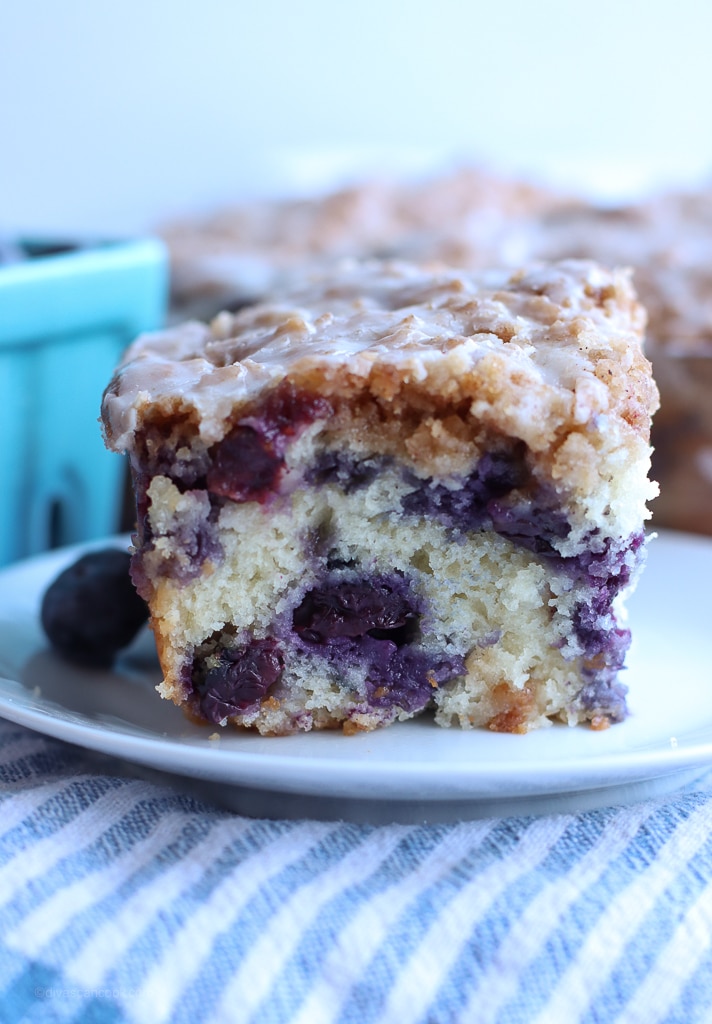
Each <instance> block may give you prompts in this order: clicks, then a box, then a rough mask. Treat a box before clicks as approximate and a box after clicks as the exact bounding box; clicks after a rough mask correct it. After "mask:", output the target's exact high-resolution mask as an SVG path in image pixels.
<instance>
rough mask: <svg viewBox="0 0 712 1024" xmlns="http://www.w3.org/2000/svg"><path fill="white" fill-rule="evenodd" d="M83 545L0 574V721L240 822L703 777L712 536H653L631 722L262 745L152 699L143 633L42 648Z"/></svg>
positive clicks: (406, 726) (631, 676) (590, 791)
mask: <svg viewBox="0 0 712 1024" xmlns="http://www.w3.org/2000/svg"><path fill="white" fill-rule="evenodd" d="M106 543H108V542H104V545H100V546H105V544H106ZM112 543H119V544H120V543H122V540H121V539H118V540H116V541H113V542H112ZM94 546H97V545H94ZM86 547H88V546H87V545H85V546H83V547H82V548H72V549H64V550H62V551H59V552H53V553H51V554H48V555H44V556H40V557H39V558H35V559H32V560H29V561H27V562H23V563H19V564H17V565H15V566H12V567H10V568H7V569H5V570H4V571H3V572H1V573H0V715H2V716H4V717H5V718H8V719H11V720H12V721H15V722H18V723H21V724H23V725H26V726H29V727H30V728H32V729H36V730H38V731H40V732H43V733H46V734H48V735H51V736H54V737H58V738H59V739H62V740H67V741H69V742H72V743H75V744H79V745H81V746H83V747H85V748H89V749H92V750H95V751H100V752H102V753H103V754H109V755H112V756H113V757H117V758H120V759H122V760H123V761H127V762H130V763H132V764H134V765H142V766H146V767H148V768H150V769H158V770H160V771H162V772H169V773H174V774H175V775H178V776H182V777H184V779H190V780H194V781H195V780H203V781H204V782H206V783H207V784H208V785H207V790H206V792H207V794H208V795H212V796H213V797H214V798H216V799H219V800H221V801H222V802H227V803H230V804H231V805H233V806H236V807H237V809H239V810H244V811H246V812H247V813H253V812H255V811H257V812H258V813H275V812H276V813H278V814H303V813H309V814H312V815H317V816H327V817H329V816H334V815H335V816H339V817H341V816H343V817H356V818H358V817H361V818H363V817H364V816H365V817H366V818H368V817H373V814H369V813H368V812H366V813H364V812H363V808H361V810H360V811H359V806H358V805H360V804H364V805H370V806H371V807H373V806H379V807H381V808H383V807H384V806H386V803H387V806H388V817H390V818H391V819H393V820H399V819H402V818H403V816H404V815H405V817H406V818H412V817H413V816H415V817H418V818H419V817H421V816H424V817H429V818H433V817H445V818H448V817H453V816H456V817H457V816H462V815H463V814H468V815H473V816H474V815H475V814H481V813H496V812H498V811H499V810H500V809H501V807H502V806H504V805H506V806H507V807H508V808H509V809H510V810H511V808H512V807H515V808H516V809H524V810H529V809H532V810H533V809H536V807H537V801H538V802H541V799H542V798H546V802H547V807H548V808H551V807H552V806H554V807H558V806H561V807H564V806H569V805H570V804H571V803H572V801H573V802H574V803H576V804H577V805H579V806H580V805H586V804H588V805H591V806H593V805H595V804H597V803H598V804H600V803H605V802H609V803H612V802H623V801H624V800H626V799H628V798H630V797H631V796H637V795H639V793H640V791H641V786H643V788H644V789H645V792H660V791H662V790H664V789H670V788H674V787H677V786H679V785H680V784H681V783H682V782H683V781H686V780H687V779H688V778H689V777H690V773H696V774H697V775H699V774H701V773H702V772H703V771H704V770H705V769H706V768H707V767H710V768H712V692H711V690H712V688H711V687H710V683H711V682H712V635H711V634H712V631H711V630H710V629H709V597H710V584H709V581H710V579H712V541H709V540H706V539H703V538H696V537H689V536H684V535H681V534H673V533H664V534H661V535H660V536H658V537H657V539H655V540H654V541H653V542H652V543H651V545H650V548H649V557H648V565H647V568H646V570H645V573H644V575H643V578H642V580H641V582H640V584H639V587H638V590H637V592H636V594H635V595H634V597H633V598H632V599H631V601H630V625H631V627H632V629H633V636H634V642H633V647H632V649H631V652H630V655H629V668H628V670H627V672H626V674H625V681H626V682H627V683H628V686H629V690H630V693H629V705H630V710H631V714H630V717H629V718H628V719H627V720H626V721H625V722H623V723H622V724H620V725H616V726H614V727H612V728H610V729H608V730H606V731H604V732H593V731H591V730H589V729H586V728H568V727H566V726H553V727H552V728H549V729H544V730H539V731H537V732H534V733H530V734H528V735H526V736H511V735H504V734H498V733H490V732H487V731H474V732H464V731H461V730H458V729H440V728H438V727H437V726H435V725H434V724H433V722H432V721H431V720H429V719H426V718H421V719H416V720H415V721H413V722H406V723H402V724H397V725H394V726H392V727H390V728H388V729H384V730H382V731H376V732H373V733H368V734H360V735H356V736H349V737H345V736H343V735H342V734H341V733H337V732H325V733H307V734H301V735H297V736H290V737H285V738H263V737H260V736H257V735H251V734H244V735H243V734H240V733H238V732H233V731H230V730H226V729H224V730H216V729H215V728H214V727H201V726H197V725H193V724H191V723H190V722H188V721H187V720H186V719H185V718H184V717H183V714H182V713H181V712H180V711H179V710H178V709H177V708H175V707H174V706H173V705H172V704H170V703H168V702H166V701H162V700H161V699H160V698H159V697H158V695H157V694H156V693H154V690H153V688H154V686H155V685H156V683H157V682H158V681H159V678H160V676H159V671H158V668H157V664H156V661H155V656H154V653H153V650H152V646H151V643H150V638H149V636H148V634H146V636H144V637H143V638H142V640H140V641H139V642H138V643H137V644H135V645H134V646H133V647H132V649H131V651H130V652H129V653H128V654H127V655H126V656H125V657H123V658H122V659H121V661H120V662H119V663H118V664H117V665H116V668H115V669H114V670H113V671H93V670H85V669H81V668H77V667H73V666H70V665H68V664H66V663H64V662H63V661H61V660H60V659H59V658H57V657H56V656H55V655H54V654H53V653H52V652H51V651H50V650H48V648H47V645H46V642H45V640H44V638H43V634H42V631H41V628H40V626H39V622H38V610H39V604H40V600H41V596H42V593H43V591H44V588H45V587H46V586H47V584H48V583H49V582H50V580H51V579H53V577H54V576H55V575H56V574H57V572H59V571H60V569H62V568H63V567H64V566H65V565H67V564H69V563H70V562H71V561H73V560H74V559H75V558H76V557H77V556H78V554H79V553H81V551H83V550H85V549H86ZM216 731H217V732H219V736H220V738H219V739H215V738H213V737H214V736H215V733H216ZM275 800H276V803H275ZM295 801H296V802H295ZM305 801H306V803H305ZM384 802H386V803H384ZM403 806H405V807H406V810H405V811H403ZM398 808H400V810H398ZM436 809H439V810H437V813H434V812H436ZM376 816H378V815H376Z"/></svg>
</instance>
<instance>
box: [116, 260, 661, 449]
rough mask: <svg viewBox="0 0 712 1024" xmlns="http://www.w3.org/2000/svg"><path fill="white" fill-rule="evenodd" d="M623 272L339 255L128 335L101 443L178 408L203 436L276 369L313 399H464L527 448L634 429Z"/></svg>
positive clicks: (642, 400) (124, 437) (226, 425)
mask: <svg viewBox="0 0 712 1024" xmlns="http://www.w3.org/2000/svg"><path fill="white" fill-rule="evenodd" d="M643 327H644V313H643V311H642V308H641V307H640V305H639V304H638V302H637V301H636V298H635V294H634V292H633V289H632V286H631V283H630V278H629V274H628V272H627V271H625V270H614V271H609V270H605V269H603V268H602V267H600V266H598V265H596V264H595V263H593V262H590V261H578V260H565V261H561V262H558V263H554V264H538V265H533V266H531V267H528V268H525V269H522V270H517V271H488V272H484V273H480V274H468V273H464V272H461V271H457V270H452V269H448V268H444V267H437V268H423V267H419V266H415V265H411V264H408V263H404V262H383V261H377V260H376V261H368V262H366V263H357V262H348V263H344V264H341V265H339V266H338V267H337V268H334V269H333V270H332V271H330V272H329V273H322V274H320V275H316V276H312V277H307V278H305V279H304V281H303V282H302V283H301V284H299V285H296V286H294V287H292V288H290V290H289V291H286V292H284V293H282V294H277V295H275V296H274V297H273V298H272V299H271V300H270V301H268V302H264V303H261V304H258V305H254V306H250V307H247V308H245V309H244V310H242V311H240V312H239V313H236V314H229V313H222V314H220V315H219V316H218V317H216V318H215V320H214V321H213V322H212V323H211V324H210V325H206V324H199V323H196V322H192V323H187V324H184V325H181V326H179V327H175V328H172V329H168V330H166V331H163V332H160V333H157V334H152V335H146V336H144V337H142V338H140V339H138V340H137V341H136V342H135V343H134V345H133V346H131V348H130V349H129V350H128V352H127V353H126V356H125V358H124V361H123V364H122V365H121V367H120V368H119V370H118V371H117V373H116V375H115V377H114V379H113V381H112V382H111V384H110V385H109V387H108V388H107V391H106V393H105V396H104V402H103V409H102V412H103V420H104V426H105V432H106V437H107V442H108V444H109V445H110V447H112V448H113V449H115V450H119V451H131V450H132V446H133V443H134V439H135V435H136V432H137V431H139V430H141V429H142V427H143V425H144V421H145V418H146V416H148V415H149V414H150V415H154V416H155V414H156V410H159V411H161V412H162V413H163V414H165V415H166V416H175V415H176V414H178V413H180V414H182V415H185V416H188V417H189V418H190V419H191V420H192V421H193V422H194V423H195V428H196V430H197V432H198V434H199V435H200V437H201V439H202V440H203V441H204V442H205V443H213V442H215V441H217V440H220V439H221V438H222V437H223V436H225V434H226V432H227V431H228V430H229V429H230V425H231V422H234V418H235V415H236V414H239V413H240V410H247V409H249V407H250V405H254V404H255V402H257V401H259V398H260V396H261V394H262V393H263V392H266V391H268V390H270V389H271V388H273V387H274V386H276V385H277V384H278V383H279V382H280V381H282V380H284V379H289V380H290V381H291V382H292V383H293V384H294V385H295V386H296V387H304V388H306V389H311V390H312V391H314V392H316V393H320V394H324V395H328V396H335V397H343V398H345V399H351V398H353V397H355V396H356V395H358V394H360V393H363V392H369V391H370V392H371V393H372V394H375V395H377V396H379V398H380V399H381V400H382V401H385V402H393V401H394V400H395V398H396V396H398V395H399V394H402V393H404V392H408V393H409V394H410V395H417V394H418V393H419V392H422V393H424V394H428V395H431V396H433V395H435V396H440V397H441V398H442V400H443V401H444V402H446V403H449V404H452V403H453V402H458V401H463V400H470V401H471V403H472V404H471V412H472V414H473V415H474V416H477V417H479V418H481V419H482V420H483V421H484V422H488V423H490V425H491V426H492V427H493V429H499V430H501V431H503V432H504V433H507V434H510V435H514V436H517V437H520V438H521V439H523V440H525V441H526V442H527V443H528V444H529V445H530V446H531V447H532V448H533V449H534V450H543V449H544V448H545V447H547V446H548V445H550V444H551V442H552V438H553V436H554V434H555V433H556V432H557V431H561V429H562V428H566V427H568V428H569V429H576V428H580V427H581V426H582V425H589V426H590V425H591V424H595V423H596V421H597V420H599V421H600V420H601V418H607V419H608V420H610V419H617V420H618V421H620V424H622V425H627V427H628V428H630V429H632V431H633V432H634V433H635V434H637V435H638V436H639V437H642V438H644V439H645V440H647V437H648V432H649V424H650V414H651V412H652V411H654V409H655V408H656V405H657V392H656V389H655V385H654V383H653V382H652V378H651V375H650V368H649V364H648V362H647V360H646V359H645V357H644V356H643V353H642V341H641V338H642V330H643Z"/></svg>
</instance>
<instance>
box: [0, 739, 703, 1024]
mask: <svg viewBox="0 0 712 1024" xmlns="http://www.w3.org/2000/svg"><path fill="white" fill-rule="evenodd" d="M0 802H1V807H2V811H1V814H0V1022H2V1024H24V1022H43V1024H44V1022H46V1021H52V1022H53V1021H57V1022H73V1024H86V1022H90V1024H92V1022H97V1024H109V1022H111V1024H118V1022H130V1024H162V1022H184V1021H185V1022H186V1024H187V1022H190V1024H198V1022H222V1021H225V1022H233V1021H234V1022H242V1021H245V1022H248V1021H254V1022H259V1024H271V1022H275V1024H276V1022H284V1024H287V1022H288V1024H297V1022H298V1024H327V1022H340V1024H369V1022H388V1024H390V1022H394V1024H396V1022H397V1024H409V1022H413V1024H415V1022H421V1024H425V1022H427V1024H440V1022H442V1024H446V1022H447V1024H452V1022H459V1021H463V1022H467V1024H485V1022H492V1024H521V1022H527V1024H529V1022H535V1024H576V1022H579V1021H582V1022H596V1024H599V1022H600V1024H603V1022H614V1021H617V1022H625V1024H657V1022H679V1024H696V1022H700V1024H712V948H711V934H712V785H709V784H708V788H705V786H704V785H703V786H697V787H694V788H692V789H691V790H687V791H682V792H680V793H678V794H677V795H675V796H674V797H668V798H666V799H664V800H663V799H659V800H658V799H656V800H650V801H647V802H644V803H639V804H635V805H633V806H630V807H625V808H610V809H605V810H596V811H589V812H586V813H582V814H579V815H575V814H558V815H551V816H547V817H517V818H508V819H497V818H491V819H487V820H478V821H474V822H463V823H456V824H447V825H427V826H426V825H407V826H406V825H389V826H367V825H355V824H349V823H345V822H335V823H333V822H332V823H324V822H315V821H269V820H259V819H249V818H245V817H239V816H237V815H234V814H231V813H229V812H226V811H224V810H219V809H217V808H214V807H211V806H209V805H207V804H203V803H201V802H199V801H197V800H196V799H194V798H192V797H190V796H187V795H185V794H184V793H181V792H180V791H178V790H177V789H175V788H173V787H170V786H167V785H166V786H162V785H160V784H155V783H153V782H147V781H145V780H143V779H141V778H134V777H129V776H124V777H121V776H118V775H112V774H109V773H106V772H105V771H104V770H102V767H101V762H100V761H99V760H97V759H95V758H94V757H93V755H90V754H88V753H86V752H84V751H82V750H79V749H77V748H75V747H72V746H69V745H67V744H63V743H60V742H57V741H54V740H50V739H47V738H45V737H43V736H40V735H38V734H35V733H33V732H30V731H28V730H26V729H24V728H21V727H19V726H15V725H12V724H10V723H6V722H0Z"/></svg>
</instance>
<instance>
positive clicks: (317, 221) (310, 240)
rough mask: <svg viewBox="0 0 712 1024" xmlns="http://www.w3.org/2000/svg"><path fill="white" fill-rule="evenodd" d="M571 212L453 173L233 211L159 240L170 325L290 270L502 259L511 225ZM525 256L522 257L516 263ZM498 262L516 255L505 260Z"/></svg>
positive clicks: (248, 295)
mask: <svg viewBox="0 0 712 1024" xmlns="http://www.w3.org/2000/svg"><path fill="white" fill-rule="evenodd" d="M572 205H573V200H572V199H571V198H570V197H567V196H562V195H561V194H560V193H558V192H555V191H553V190H548V189H545V188H543V187H539V186H537V185H533V184H530V183H528V182H525V181H521V180H516V179H505V178H502V177H498V176H495V175H491V174H487V173H486V172H483V171H480V170H478V169H474V168H462V169H459V170H457V171H455V172H453V173H451V174H449V175H442V176H440V177H436V178H432V179H429V180H426V181H420V182H411V183H403V182H401V181H393V180H368V181H364V182H363V183H360V184H358V185H355V186H352V187H350V188H344V189H342V190H340V191H336V192H331V193H328V194H326V195H323V196H320V197H318V198H302V199H284V200H280V201H261V202H252V203H245V204H242V205H235V206H231V207H228V208H225V209H223V210H219V211H218V212H217V213H215V214H213V215H211V216H208V217H205V218H202V219H196V218H186V219H184V220H180V221H175V222H173V223H172V224H170V225H167V226H165V227H164V229H163V230H162V231H161V234H162V236H163V238H164V239H165V241H166V242H167V244H168V248H169V251H170V254H171V277H172V286H171V287H172V302H173V307H174V313H175V317H176V318H181V317H185V316H197V317H206V316H207V317H209V316H211V315H213V314H214V313H215V312H217V311H218V310H221V309H225V308H229V309H234V308H236V307H239V306H240V305H241V304H243V303H244V302H245V301H249V300H250V299H254V298H256V297H258V296H260V295H263V294H265V293H266V292H269V291H271V290H273V289H274V288H279V287H283V286H285V285H286V286H289V283H290V280H291V278H292V276H293V274H294V273H295V272H297V273H298V274H299V275H301V274H302V273H303V272H304V269H305V268H307V269H308V268H314V269H316V270H320V269H322V268H323V267H324V265H325V264H328V263H331V262H333V261H334V259H338V258H341V257H356V258H361V257H363V258H370V257H378V258H390V257H400V258H407V259H410V260H423V261H427V262H431V261H433V260H436V261H439V262H443V263H446V264H449V265H450V266H465V267H468V268H474V267H481V266H484V265H487V264H491V263H492V262H493V259H494V261H495V262H500V263H501V262H503V256H502V254H503V253H504V252H505V251H506V250H507V249H508V247H509V246H510V245H511V244H514V245H517V244H518V243H517V240H516V239H515V237H514V235H513V234H512V232H511V225H512V224H517V223H524V222H526V221H528V220H529V219H530V218H535V217H537V216H539V215H541V216H543V215H545V214H549V213H554V212H555V211H557V210H560V209H562V208H568V207H570V206H572ZM524 256H525V254H522V257H524ZM507 257H508V258H507V259H506V260H505V261H504V262H506V264H507V265H510V264H512V263H518V262H519V259H520V254H519V253H514V252H512V253H507Z"/></svg>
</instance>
